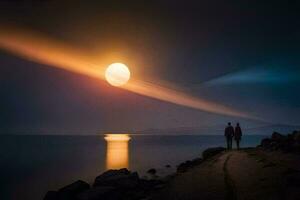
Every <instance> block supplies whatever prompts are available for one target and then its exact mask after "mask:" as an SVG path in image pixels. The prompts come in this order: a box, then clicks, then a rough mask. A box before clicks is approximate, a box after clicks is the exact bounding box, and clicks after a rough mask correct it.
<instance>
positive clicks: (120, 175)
mask: <svg viewBox="0 0 300 200" xmlns="http://www.w3.org/2000/svg"><path fill="white" fill-rule="evenodd" d="M139 180H140V179H139V175H138V173H137V172H133V173H131V172H130V171H128V170H127V169H120V170H108V171H106V172H104V173H103V174H101V175H100V176H98V177H97V178H96V179H95V182H94V186H112V187H119V188H120V187H121V188H133V187H135V186H136V185H137V184H138V182H139Z"/></svg>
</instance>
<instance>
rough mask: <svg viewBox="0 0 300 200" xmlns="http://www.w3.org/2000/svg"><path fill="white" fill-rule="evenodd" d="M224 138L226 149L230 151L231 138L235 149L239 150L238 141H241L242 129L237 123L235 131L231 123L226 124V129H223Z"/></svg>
mask: <svg viewBox="0 0 300 200" xmlns="http://www.w3.org/2000/svg"><path fill="white" fill-rule="evenodd" d="M224 135H225V137H226V142H227V149H232V138H234V140H235V142H236V147H237V149H240V141H241V139H242V129H241V127H240V124H239V123H237V124H236V127H235V129H234V128H233V126H231V123H230V122H228V125H227V127H226V128H225V134H224Z"/></svg>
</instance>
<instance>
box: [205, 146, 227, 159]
mask: <svg viewBox="0 0 300 200" xmlns="http://www.w3.org/2000/svg"><path fill="white" fill-rule="evenodd" d="M224 150H225V148H224V147H214V148H208V149H206V150H205V151H203V153H202V158H203V159H204V160H205V159H208V158H210V157H213V156H215V155H217V154H219V153H221V152H222V151H224Z"/></svg>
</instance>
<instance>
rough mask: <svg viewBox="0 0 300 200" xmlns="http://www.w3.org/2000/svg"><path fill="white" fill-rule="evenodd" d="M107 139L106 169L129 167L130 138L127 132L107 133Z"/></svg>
mask: <svg viewBox="0 0 300 200" xmlns="http://www.w3.org/2000/svg"><path fill="white" fill-rule="evenodd" d="M104 139H105V141H106V144H107V145H106V169H120V168H129V161H128V160H129V149H128V148H129V147H128V142H129V140H130V137H129V135H127V134H107V135H106V136H105V137H104Z"/></svg>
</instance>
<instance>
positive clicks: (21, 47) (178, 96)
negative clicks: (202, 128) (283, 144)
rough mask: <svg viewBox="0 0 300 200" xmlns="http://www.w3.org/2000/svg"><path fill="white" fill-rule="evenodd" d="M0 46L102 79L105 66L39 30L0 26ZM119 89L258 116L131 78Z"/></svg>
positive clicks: (211, 109)
mask: <svg viewBox="0 0 300 200" xmlns="http://www.w3.org/2000/svg"><path fill="white" fill-rule="evenodd" d="M0 48H2V49H4V50H6V51H9V52H11V53H13V54H15V55H18V56H21V57H23V58H25V59H28V60H31V61H34V62H38V63H43V64H46V65H48V66H52V67H56V68H61V69H64V70H68V71H71V72H75V73H79V74H83V75H87V76H90V77H93V78H98V79H102V80H105V67H104V66H99V65H96V64H93V63H92V62H90V59H89V56H86V55H85V54H84V53H83V52H80V51H77V50H75V49H74V48H71V47H69V46H67V45H65V44H63V43H60V42H58V41H55V40H52V39H49V38H47V37H45V36H42V35H41V34H37V33H34V32H31V31H25V30H21V29H16V28H8V27H5V28H2V29H1V31H0ZM121 88H122V89H126V90H129V91H131V92H134V93H137V94H140V95H144V96H147V97H151V98H155V99H159V100H162V101H166V102H170V103H174V104H177V105H181V106H186V107H190V108H194V109H198V110H202V111H206V112H211V113H217V114H223V115H230V116H236V117H243V118H251V119H257V120H259V119H258V118H256V117H254V116H251V115H249V114H248V113H244V112H241V111H238V110H235V109H232V108H229V107H226V106H224V105H221V104H218V103H214V102H211V101H208V100H205V99H203V98H199V97H193V96H191V95H188V94H185V93H183V92H179V91H176V90H174V89H171V88H167V87H164V86H161V85H158V84H154V83H149V82H145V81H141V80H137V79H131V80H130V81H129V82H128V83H127V84H125V85H123V86H122V87H121Z"/></svg>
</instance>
